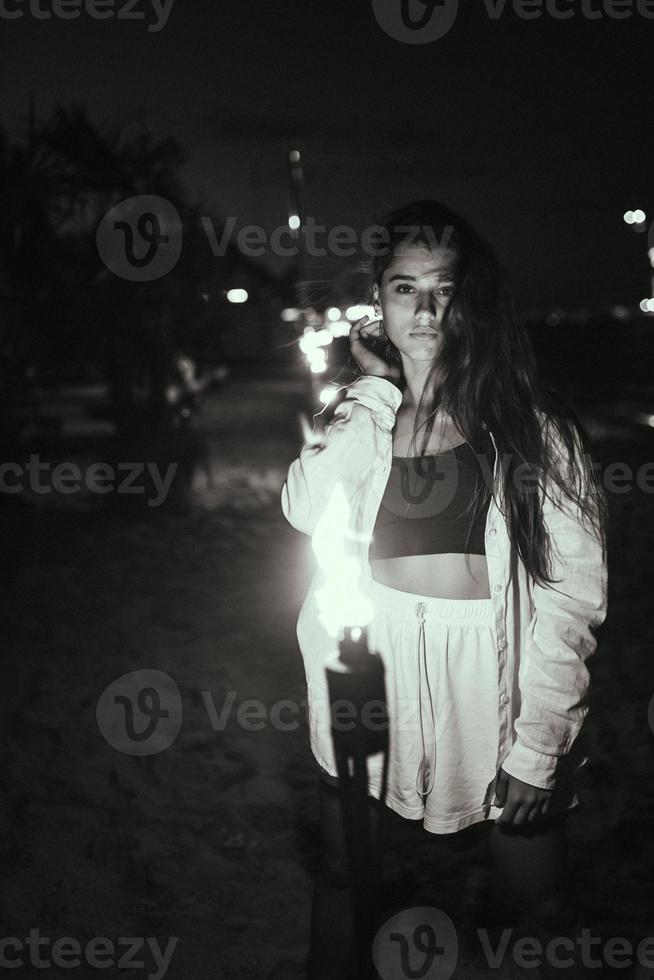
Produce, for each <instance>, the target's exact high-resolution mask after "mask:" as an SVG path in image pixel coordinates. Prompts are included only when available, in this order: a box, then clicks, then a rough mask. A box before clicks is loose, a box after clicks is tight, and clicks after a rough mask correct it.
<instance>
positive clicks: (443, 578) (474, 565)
mask: <svg viewBox="0 0 654 980" xmlns="http://www.w3.org/2000/svg"><path fill="white" fill-rule="evenodd" d="M400 412H401V415H398V422H397V425H396V428H395V430H394V432H393V454H394V455H396V456H408V455H410V453H409V451H408V447H409V442H410V436H411V424H412V419H411V416H410V415H405V414H404V413H402V410H400ZM463 442H465V437H464V436H463V435H462V434H461V433H459V432H457V430H456V429H454V428H450V429H449V430H448V429H445V430H444V432H443V434H442V435H441V437H440V438H439V439H434V438H433V437H432V438H431V439H430V440H429V443H428V444H427V448H426V451H427V452H428V453H442V452H447V451H448V450H450V449H455V448H456V447H457V446H460V445H461V444H462V443H463ZM466 559H467V561H466ZM370 567H371V570H372V577H373V579H375V581H377V582H380V583H381V584H382V585H387V586H388V587H389V588H391V589H399V590H400V591H402V592H413V593H415V594H417V595H425V596H435V597H437V598H443V599H490V584H489V581H488V565H487V562H486V556H485V555H465V554H451V553H449V554H442V555H406V556H403V557H400V558H381V559H377V560H375V561H371V563H370Z"/></svg>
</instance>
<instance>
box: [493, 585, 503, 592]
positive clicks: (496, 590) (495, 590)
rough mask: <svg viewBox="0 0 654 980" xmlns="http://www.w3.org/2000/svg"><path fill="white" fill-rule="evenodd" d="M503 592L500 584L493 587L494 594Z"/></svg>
mask: <svg viewBox="0 0 654 980" xmlns="http://www.w3.org/2000/svg"><path fill="white" fill-rule="evenodd" d="M501 591H502V586H501V585H500V584H499V583H498V584H497V585H494V586H493V592H501Z"/></svg>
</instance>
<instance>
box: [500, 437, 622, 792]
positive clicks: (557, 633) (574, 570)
mask: <svg viewBox="0 0 654 980" xmlns="http://www.w3.org/2000/svg"><path fill="white" fill-rule="evenodd" d="M576 440H577V446H578V449H579V451H580V452H582V451H583V450H582V447H581V442H580V440H579V436H578V433H577V434H576ZM556 447H557V449H558V452H559V454H560V456H559V459H560V460H561V461H563V460H564V453H563V448H562V443H561V441H560V439H559V438H556ZM565 468H566V467H565V466H564V469H565ZM568 474H569V471H568ZM586 489H587V488H586V487H585V486H582V491H584V492H585V490H586ZM548 494H550V495H551V496H552V497H553V498H554V499H553V500H551V499H549V496H544V498H543V517H544V520H545V526H546V529H547V532H548V534H549V536H550V541H551V544H552V550H553V561H552V572H553V575H554V577H555V578H556V579H561V581H559V582H555V583H553V584H552V586H551V587H544V586H541V585H537V584H535V583H534V586H533V603H534V615H533V617H532V620H531V622H530V624H529V627H528V629H527V639H526V645H525V648H524V649H523V650H522V651H520V653H521V657H520V661H521V662H520V668H519V687H520V693H521V710H520V716H519V717H518V718H517V720H516V722H515V732H516V742H515V744H514V746H513V748H512V749H511V751H510V752H509V754H508V756H507V758H506V759H505V761H504V762H503V763H502V768H503V769H504V770H505V771H506V772H507V773H508V774H509V775H512V776H515V777H516V778H517V779H520V780H522V781H524V782H526V783H529V784H530V785H532V786H536V787H539V788H541V789H552V788H553V786H554V781H555V771H556V767H557V764H558V761H559V758H560V757H561V756H563V755H566V754H567V753H568V752H569V751H570V749H571V747H572V744H573V742H574V740H575V739H576V737H577V735H578V734H579V731H580V729H581V726H582V724H583V721H584V718H585V717H586V714H587V712H588V707H587V705H586V703H585V701H586V693H587V690H588V684H589V673H588V669H587V667H586V664H585V661H586V660H587V659H588V657H590V656H591V655H592V654H593V653H594V652H595V649H596V647H597V639H596V637H595V635H594V633H595V631H596V630H597V629H598V627H599V626H600V625H601V624H602V623H603V621H604V619H605V617H606V613H607V567H606V559H605V555H604V554H603V549H602V542H601V538H600V536H599V533H596V532H595V530H594V529H593V528H592V527H590V528H589V527H588V526H586V524H587V521H584V523H583V524H582V515H581V512H580V509H579V507H578V506H577V505H576V503H574V502H573V501H570V500H568V499H567V498H564V497H563V495H562V494H561V492H560V490H559V489H558V488H557V487H556V486H555V485H554V486H553V487H552V488H551V489H550V488H549V487H548ZM593 517H594V518H595V519H596V518H597V512H596V510H595V512H594V514H593Z"/></svg>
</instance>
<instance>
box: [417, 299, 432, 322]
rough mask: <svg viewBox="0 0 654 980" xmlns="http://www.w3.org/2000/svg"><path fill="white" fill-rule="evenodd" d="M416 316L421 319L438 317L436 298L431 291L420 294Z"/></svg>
mask: <svg viewBox="0 0 654 980" xmlns="http://www.w3.org/2000/svg"><path fill="white" fill-rule="evenodd" d="M416 318H417V319H419V320H434V319H435V318H436V300H435V299H434V297H433V296H432V294H431V293H426V294H425V293H423V294H421V295H419V296H418V302H417V303H416Z"/></svg>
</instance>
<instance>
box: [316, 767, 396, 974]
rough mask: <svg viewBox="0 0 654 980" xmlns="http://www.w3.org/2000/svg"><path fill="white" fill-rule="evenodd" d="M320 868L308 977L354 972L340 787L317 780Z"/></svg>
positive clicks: (374, 822) (374, 819) (372, 810)
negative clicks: (318, 784) (318, 793)
mask: <svg viewBox="0 0 654 980" xmlns="http://www.w3.org/2000/svg"><path fill="white" fill-rule="evenodd" d="M319 782H320V791H319V792H320V845H321V856H320V869H319V873H318V877H317V879H316V883H315V887H314V893H313V904H312V908H311V941H310V946H309V961H308V980H350V978H355V977H356V963H357V961H356V947H355V926H354V906H353V901H352V894H351V891H350V882H349V877H348V871H349V867H348V853H347V839H346V836H345V829H344V826H343V815H342V811H341V795H340V790H339V789H338V788H336V787H335V786H332V785H329V784H328V783H326V782H325V781H324V780H322V779H321V780H320V781H319ZM368 803H369V806H368V814H369V819H370V826H371V829H372V833H373V835H375V836H376V835H377V834H378V833H379V827H380V824H379V820H380V812H379V808H380V804H379V802H378V801H376V800H373V799H371V798H370V797H369V798H368Z"/></svg>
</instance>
